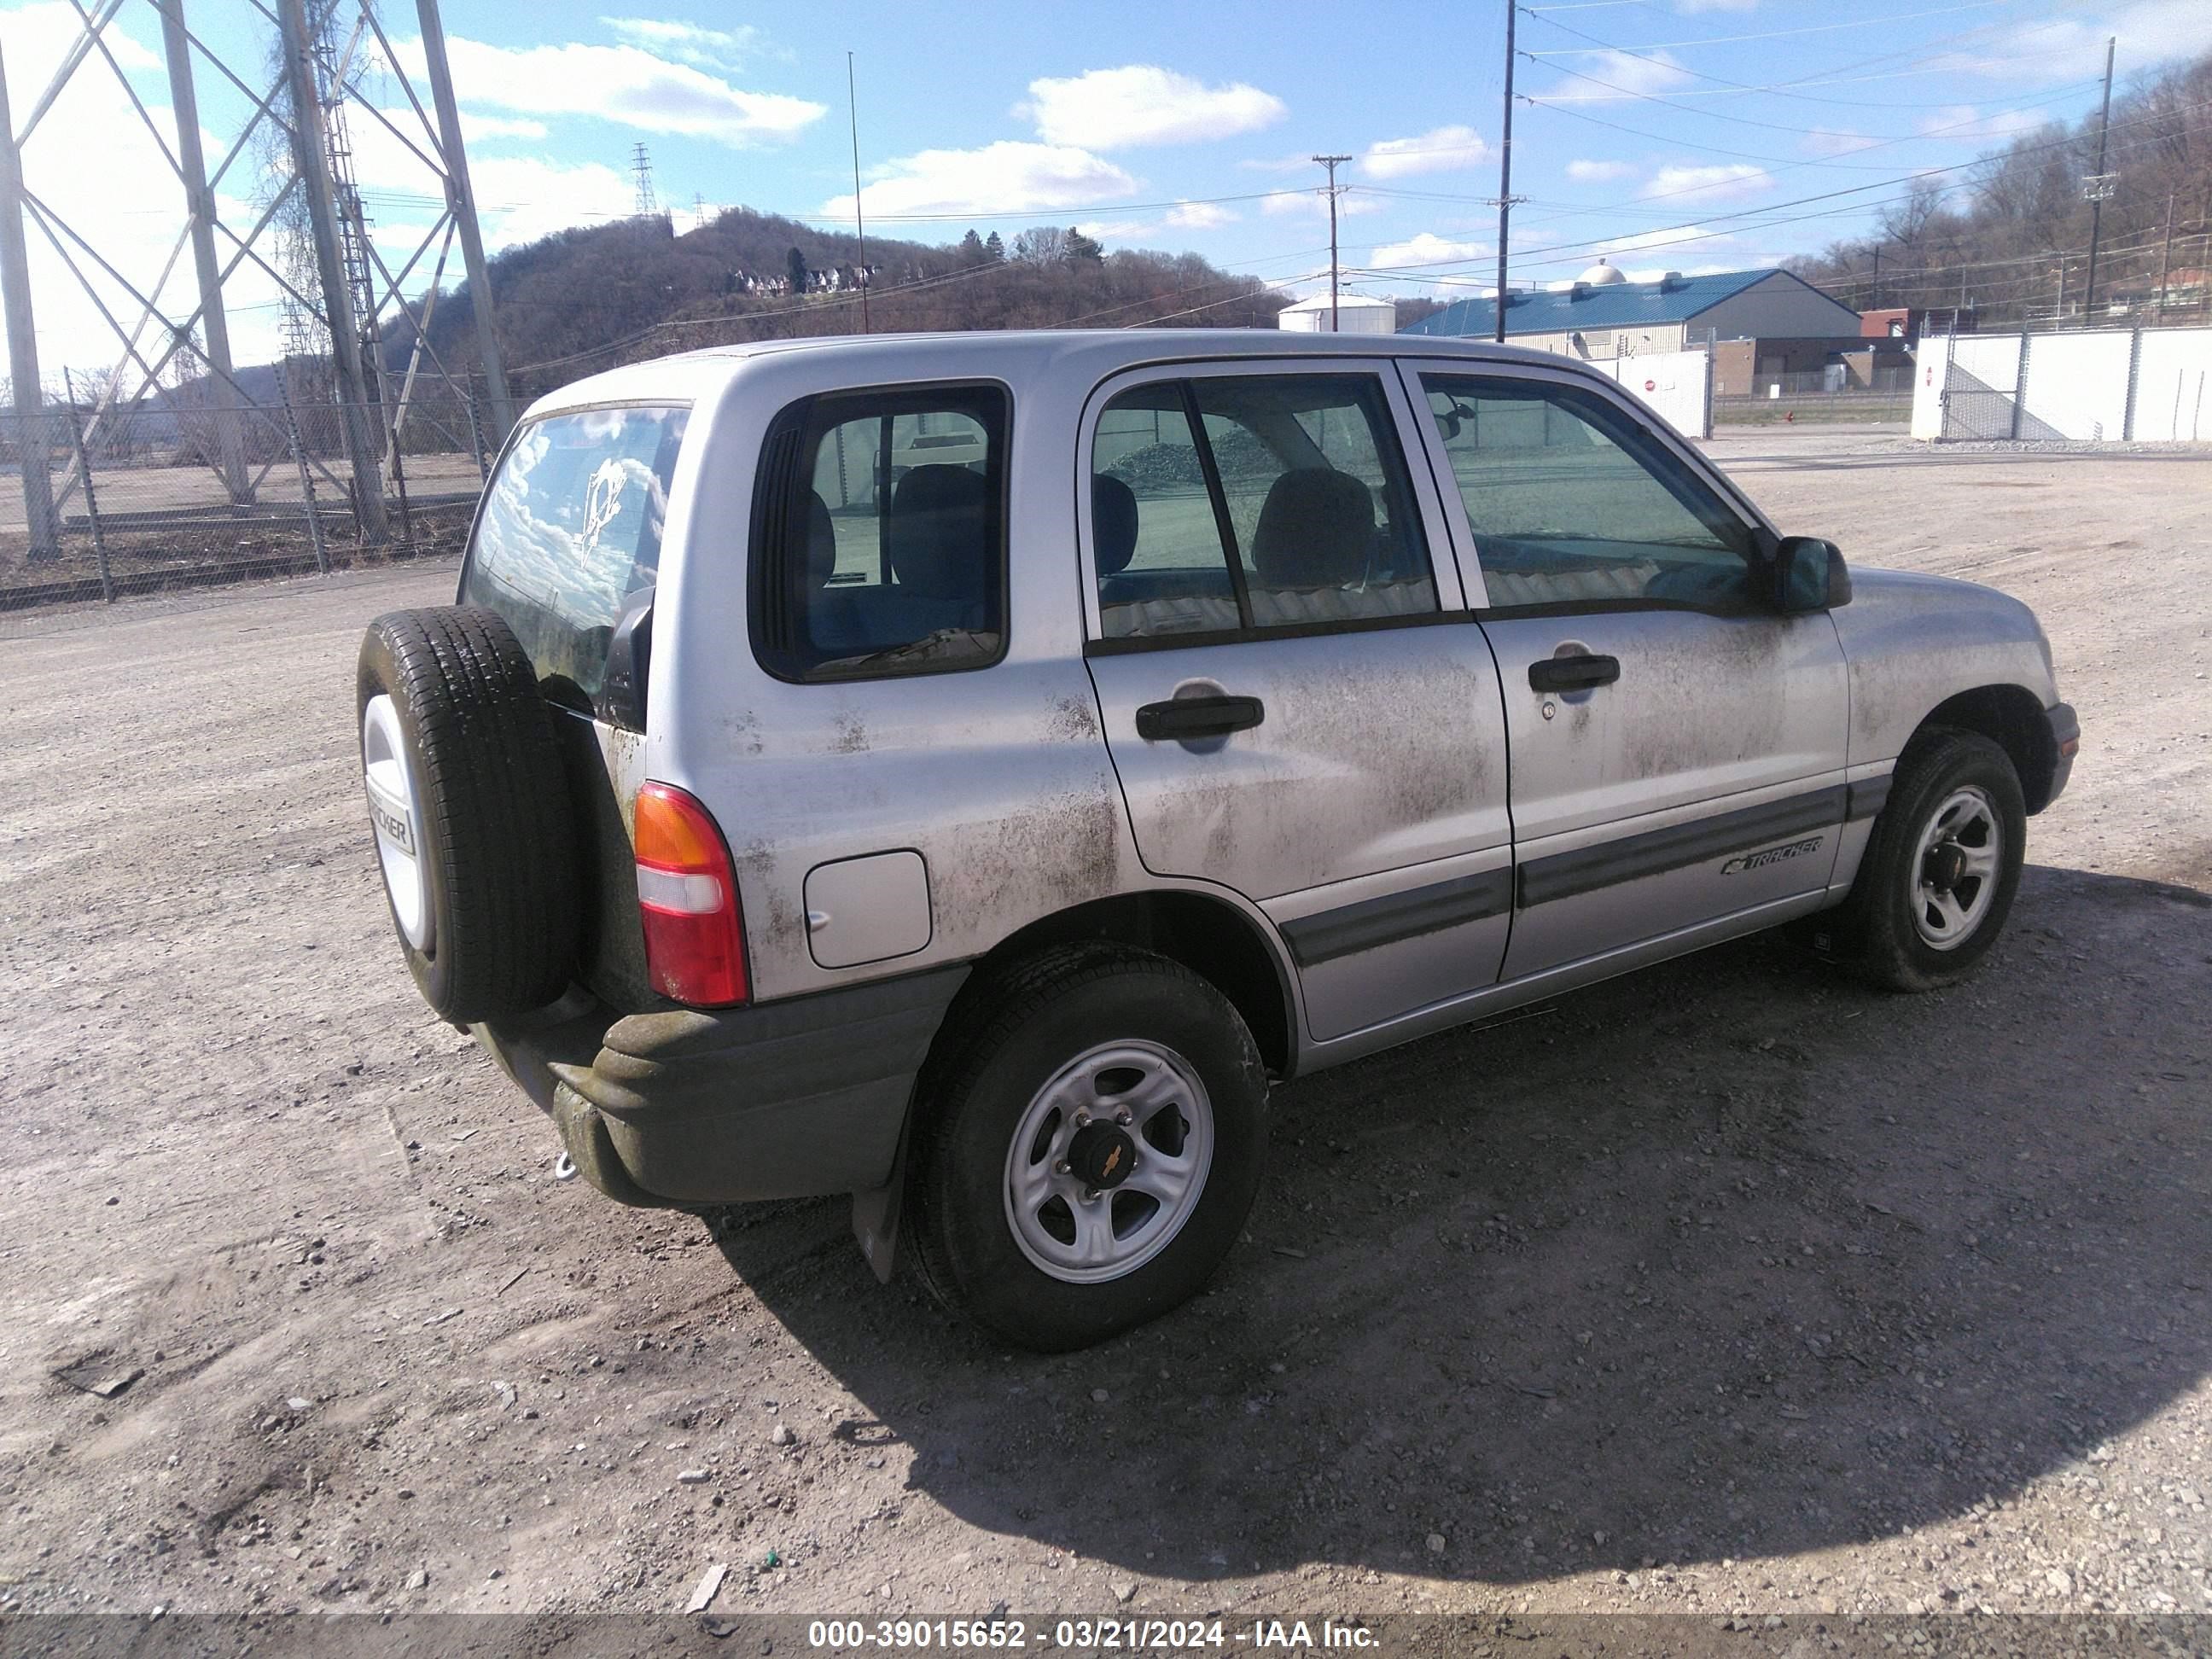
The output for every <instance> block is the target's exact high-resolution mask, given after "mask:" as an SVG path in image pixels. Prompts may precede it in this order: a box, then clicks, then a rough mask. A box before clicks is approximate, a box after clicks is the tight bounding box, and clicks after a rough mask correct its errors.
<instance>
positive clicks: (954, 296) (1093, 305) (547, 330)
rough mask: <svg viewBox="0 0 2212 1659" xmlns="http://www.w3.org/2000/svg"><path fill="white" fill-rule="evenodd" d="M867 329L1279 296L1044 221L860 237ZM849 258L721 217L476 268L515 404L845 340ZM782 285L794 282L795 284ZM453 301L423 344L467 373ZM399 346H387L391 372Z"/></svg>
mask: <svg viewBox="0 0 2212 1659" xmlns="http://www.w3.org/2000/svg"><path fill="white" fill-rule="evenodd" d="M866 263H867V265H868V267H869V269H870V271H871V272H872V275H871V276H870V277H869V279H868V282H867V287H866V293H867V301H866V310H867V314H868V322H869V325H870V326H871V327H872V329H873V330H874V331H876V332H878V333H884V332H889V331H894V330H925V329H999V328H1060V327H1071V326H1082V325H1091V326H1097V327H1103V328H1115V327H1120V326H1122V325H1129V324H1137V323H1146V322H1162V321H1170V320H1172V321H1174V322H1176V323H1180V324H1188V325H1220V326H1230V327H1256V326H1270V325H1273V322H1274V319H1275V313H1277V312H1278V311H1279V310H1280V309H1281V308H1282V307H1283V305H1284V303H1285V301H1284V299H1283V297H1282V296H1281V295H1278V294H1275V293H1273V292H1272V291H1270V290H1269V289H1267V288H1266V287H1264V286H1263V285H1261V283H1257V282H1255V281H1253V280H1251V279H1250V278H1248V277H1240V276H1231V274H1229V273H1228V272H1226V271H1224V270H1218V269H1216V268H1215V267H1214V266H1212V265H1211V264H1208V263H1207V262H1206V261H1205V260H1204V259H1201V258H1199V257H1198V256H1197V255H1195V254H1189V253H1185V254H1169V253H1153V252H1113V253H1108V252H1104V250H1103V248H1101V247H1100V246H1099V245H1098V244H1097V242H1095V241H1093V240H1091V239H1090V238H1088V237H1086V236H1083V235H1081V234H1079V233H1077V232H1074V231H1073V230H1066V229H1061V228H1057V227H1051V226H1047V227H1041V228H1036V229H1032V230H1026V231H1024V232H1022V233H1020V234H1018V235H1017V236H1016V237H1014V239H1013V240H1012V243H1011V244H1007V243H1005V242H1004V241H1003V240H1001V238H1000V236H999V235H998V234H996V233H994V234H991V235H990V236H989V237H988V238H984V237H981V236H979V235H977V234H976V233H975V232H974V231H970V232H969V233H968V234H967V236H966V237H965V238H964V239H963V241H962V242H959V243H956V244H953V245H951V246H931V245H929V244H926V243H921V242H909V241H895V240H881V239H878V238H877V237H875V236H870V237H869V238H868V240H867V257H866ZM860 265H861V258H860V244H859V242H858V241H857V240H855V239H854V237H852V236H850V235H843V234H836V233H832V232H828V231H820V230H816V229H814V228H811V227H809V226H806V225H803V224H800V223H799V222H797V221H795V220H791V219H785V218H781V217H779V216H775V215H773V214H764V213H756V212H754V211H752V210H750V209H748V208H737V209H733V210H730V211H728V212H726V213H724V214H722V215H721V216H720V217H718V218H716V219H715V220H714V221H713V222H711V223H709V224H707V225H704V226H702V227H699V228H693V229H684V228H679V227H678V226H677V225H675V224H672V223H671V220H670V218H669V217H668V216H665V215H663V216H648V217H641V218H635V219H625V220H621V221H617V222H614V223H611V224H605V225H594V226H591V227H587V228H575V229H570V230H564V231H562V232H560V233H559V234H556V235H553V236H549V237H547V238H545V239H544V240H542V241H538V242H532V243H531V244H529V245H528V246H524V247H519V248H513V249H510V250H508V251H507V252H505V253H502V254H501V255H499V256H498V257H497V258H495V259H494V260H493V261H492V262H491V282H492V289H493V292H494V293H495V295H497V297H498V312H499V331H500V344H501V348H502V349H503V351H504V353H505V356H506V361H507V374H508V378H509V380H510V382H511V383H512V385H513V392H514V394H515V396H516V397H517V398H518V399H520V398H528V397H535V396H537V395H538V394H539V393H541V392H545V391H548V390H550V388H552V387H554V386H559V385H562V383H564V382H566V381H568V380H575V379H577V378H579V377H580V376H581V375H584V374H591V373H592V372H594V371H596V370H598V369H602V368H611V367H612V366H614V365H615V364H617V363H624V362H637V361H640V360H641V359H644V358H647V357H657V356H664V355H665V354H666V353H669V352H671V351H683V350H688V349H691V348H693V347H696V346H704V345H716V344H723V343H729V342H732V341H740V340H760V339H782V338H791V337H799V336H803V335H819V334H850V333H858V332H860V325H861V310H862V307H861V288H860ZM794 279H795V282H794ZM474 327H475V325H474V320H473V318H472V317H471V312H470V308H469V306H468V304H467V296H466V294H465V291H464V292H461V293H459V294H447V295H445V296H444V297H443V298H441V301H439V304H438V307H437V309H436V311H435V313H434V314H433V316H432V319H431V324H430V343H431V344H432V346H433V347H434V348H435V349H436V350H437V352H438V354H439V356H441V358H442V359H443V360H444V361H445V362H447V363H448V364H451V365H453V367H454V368H456V369H457V370H458V369H459V368H460V366H461V365H462V364H463V363H468V364H471V365H472V364H473V363H474V362H475V361H476V349H475V342H474ZM412 339H413V336H412V333H411V331H410V330H408V329H407V328H406V326H405V325H399V326H398V327H397V328H395V329H394V330H392V331H388V332H387V333H386V337H385V350H386V360H387V361H388V362H392V363H394V364H404V359H405V356H406V353H407V349H408V348H409V346H410V344H411V343H412Z"/></svg>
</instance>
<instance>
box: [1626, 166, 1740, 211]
mask: <svg viewBox="0 0 2212 1659" xmlns="http://www.w3.org/2000/svg"><path fill="white" fill-rule="evenodd" d="M1773 188H1774V175H1773V174H1771V173H1769V172H1767V170H1766V169H1765V167H1753V166H1752V165H1751V164H1750V163H1749V162H1748V161H1727V162H1723V163H1720V164H1719V165H1717V166H1714V167H1661V168H1660V169H1659V171H1658V172H1656V173H1653V174H1652V175H1651V178H1650V181H1649V182H1648V183H1647V184H1645V185H1644V188H1643V189H1641V190H1639V191H1637V192H1636V193H1637V194H1638V196H1640V197H1644V198H1645V199H1646V200H1649V199H1650V198H1652V197H1661V196H1672V197H1680V196H1695V197H1700V198H1701V204H1703V203H1711V202H1733V201H1738V200H1741V198H1742V197H1747V196H1756V195H1758V194H1759V192H1760V191H1768V190H1771V189H1773Z"/></svg>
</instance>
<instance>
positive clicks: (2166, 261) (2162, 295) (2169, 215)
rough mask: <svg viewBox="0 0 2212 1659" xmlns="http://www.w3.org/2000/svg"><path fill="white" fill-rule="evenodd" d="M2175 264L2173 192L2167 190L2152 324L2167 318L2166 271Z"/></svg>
mask: <svg viewBox="0 0 2212 1659" xmlns="http://www.w3.org/2000/svg"><path fill="white" fill-rule="evenodd" d="M2172 264H2173V192H2172V191H2170V190H2169V191H2166V245H2165V246H2163V247H2161V248H2160V250H2159V254H2158V298H2157V299H2155V300H2154V301H2152V302H2151V316H2150V320H2151V325H2152V326H2153V327H2156V326H2157V325H2159V324H2160V323H2162V322H2164V321H2165V320H2166V271H2167V270H2169V269H2170V268H2171V267H2172Z"/></svg>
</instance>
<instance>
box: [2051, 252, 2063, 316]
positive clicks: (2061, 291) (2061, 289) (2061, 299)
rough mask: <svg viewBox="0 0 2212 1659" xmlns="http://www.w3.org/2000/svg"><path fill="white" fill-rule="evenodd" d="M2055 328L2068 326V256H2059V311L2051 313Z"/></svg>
mask: <svg viewBox="0 0 2212 1659" xmlns="http://www.w3.org/2000/svg"><path fill="white" fill-rule="evenodd" d="M2065 326H2066V256H2065V255H2064V254H2063V253H2062V254H2060V255H2059V256H2058V309H2057V310H2056V311H2054V312H2052V313H2051V327H2053V328H2063V327H2065Z"/></svg>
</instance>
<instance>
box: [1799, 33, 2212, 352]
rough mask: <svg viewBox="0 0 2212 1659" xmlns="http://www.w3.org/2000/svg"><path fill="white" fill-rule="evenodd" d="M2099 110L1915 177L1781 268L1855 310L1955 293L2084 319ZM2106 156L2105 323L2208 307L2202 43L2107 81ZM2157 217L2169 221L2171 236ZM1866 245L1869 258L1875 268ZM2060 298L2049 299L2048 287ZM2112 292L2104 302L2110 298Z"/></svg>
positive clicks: (2209, 164) (2211, 214) (2208, 84)
mask: <svg viewBox="0 0 2212 1659" xmlns="http://www.w3.org/2000/svg"><path fill="white" fill-rule="evenodd" d="M2099 125H2100V121H2099V116H2098V112H2096V111H2095V110H2092V111H2091V112H2089V113H2088V114H2087V116H2085V117H2084V118H2082V119H2081V120H2080V121H2079V122H2076V123H2075V124H2074V125H2071V126H2069V125H2066V124H2065V123H2063V122H2051V123H2050V124H2049V125H2045V126H2042V127H2039V128H2038V129H2036V130H2035V131H2032V132H2025V133H2022V134H2021V135H2020V136H2018V137H2015V138H2014V139H2013V141H2012V142H2011V143H2009V144H2008V145H2007V146H2006V147H2005V148H2004V149H2002V150H1998V151H1995V152H1993V153H1991V154H1990V155H1984V156H1983V157H1982V158H1981V159H1980V160H1979V161H1977V162H1976V163H1974V165H1973V166H1972V167H1971V168H1969V169H1967V170H1966V171H1964V172H1962V173H1942V174H1939V175H1934V176H1929V177H1923V178H1922V179H1917V180H1916V181H1915V183H1914V184H1913V185H1912V187H1911V191H1910V192H1909V193H1907V194H1905V195H1904V196H1903V197H1901V198H1900V199H1897V200H1893V201H1892V202H1890V203H1889V204H1887V206H1885V207H1884V208H1883V209H1882V210H1881V215H1880V216H1879V218H1878V220H1877V222H1876V227H1875V231H1874V233H1873V234H1871V235H1868V236H1863V237H1857V238H1853V239H1851V240H1847V241H1842V242H1837V243H1834V244H1832V246H1829V247H1828V249H1827V250H1826V252H1823V253H1820V254H1819V255H1817V256H1814V257H1809V258H1799V259H1792V260H1790V261H1789V262H1788V263H1789V267H1790V270H1794V271H1796V273H1797V274H1798V275H1799V276H1802V277H1804V278H1805V279H1806V280H1807V281H1808V282H1812V283H1818V284H1819V285H1820V287H1822V288H1824V289H1826V290H1827V291H1828V292H1829V293H1831V294H1833V295H1835V296H1836V297H1837V298H1838V299H1839V300H1841V301H1844V303H1845V304H1847V305H1850V306H1855V307H1858V308H1859V309H1861V310H1871V309H1874V308H1875V307H1880V306H1919V307H1926V308H1929V309H1933V310H1937V311H1939V312H1940V311H1948V310H1949V309H1950V308H1951V307H1954V306H1960V307H1965V308H1966V309H1967V310H1968V311H1969V312H1970V313H1973V314H1975V315H1976V316H1977V317H1978V322H1979V325H1980V326H1981V327H1982V328H1983V329H1984V330H1987V329H1989V328H1990V327H1992V326H1996V327H2004V326H2008V325H2036V326H2045V327H2047V326H2049V325H2051V323H2052V322H2053V321H2054V320H2060V321H2063V322H2064V323H2065V324H2067V325H2071V326H2075V327H2078V326H2080V325H2081V323H2082V321H2083V320H2084V318H2083V313H2082V301H2083V300H2084V298H2085V297H2086V295H2085V289H2086V280H2085V279H2086V276H2087V264H2088V250H2089V228H2090V213H2091V209H2090V204H2089V203H2088V202H2087V200H2085V199H2084V196H2083V186H2082V180H2083V179H2085V178H2087V176H2089V175H2090V174H2093V173H2097V172H2098V166H2097V138H2098V128H2099ZM2103 172H2104V173H2105V174H2106V175H2108V176H2109V177H2110V179H2111V191H2112V193H2111V195H2110V196H2109V197H2107V199H2106V202H2105V204H2104V222H2103V227H2102V234H2101V235H2100V239H2099V240H2100V247H2099V252H2098V272H2097V295H2096V312H2095V313H2094V316H2093V319H2091V320H2094V321H2098V322H2105V321H2109V322H2110V323H2112V325H2115V326H2117V325H2122V324H2124V323H2125V324H2137V325H2140V324H2145V323H2148V322H2150V321H2152V320H2154V319H2159V318H2160V307H2159V305H2158V301H2157V293H2158V290H2159V288H2160V270H2161V269H2162V268H2163V269H2165V270H2166V272H2167V282H2166V303H2165V306H2164V307H2163V318H2162V320H2164V321H2166V322H2169V323H2173V322H2197V321H2202V320H2206V319H2208V307H2207V300H2208V292H2207V285H2206V281H2205V275H2204V273H2205V268H2206V266H2208V265H2212V249H2208V240H2212V54H2207V55H2206V56H2204V57H2202V58H2197V60H2196V61H2195V62H2193V63H2190V64H2179V65H2176V66H2175V67H2173V68H2172V69H2168V70H2163V71H2160V72H2159V73H2156V74H2150V75H2145V76H2139V77H2137V78H2136V80H2135V81H2134V82H2132V83H2131V84H2130V85H2129V86H2127V87H2126V88H2124V89H2116V90H2115V91H2114V94H2113V96H2112V125H2111V129H2110V131H2109V134H2108V135H2107V137H2106V152H2105V162H2104V168H2103ZM2169 228H2170V230H2171V235H2170V237H2169V234H2168V233H2169ZM1877 261H1878V263H1879V270H1877ZM2062 284H2063V290H2064V307H2063V312H2062V311H2061V309H2060V303H2059V301H2060V291H2061V287H2062ZM2116 302H2117V303H2118V304H2120V305H2122V306H2124V307H2125V309H2124V311H2123V312H2121V313H2119V314H2117V315H2116V314H2113V313H2112V311H2111V310H2110V309H2109V307H2111V306H2112V304H2114V303H2116Z"/></svg>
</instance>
